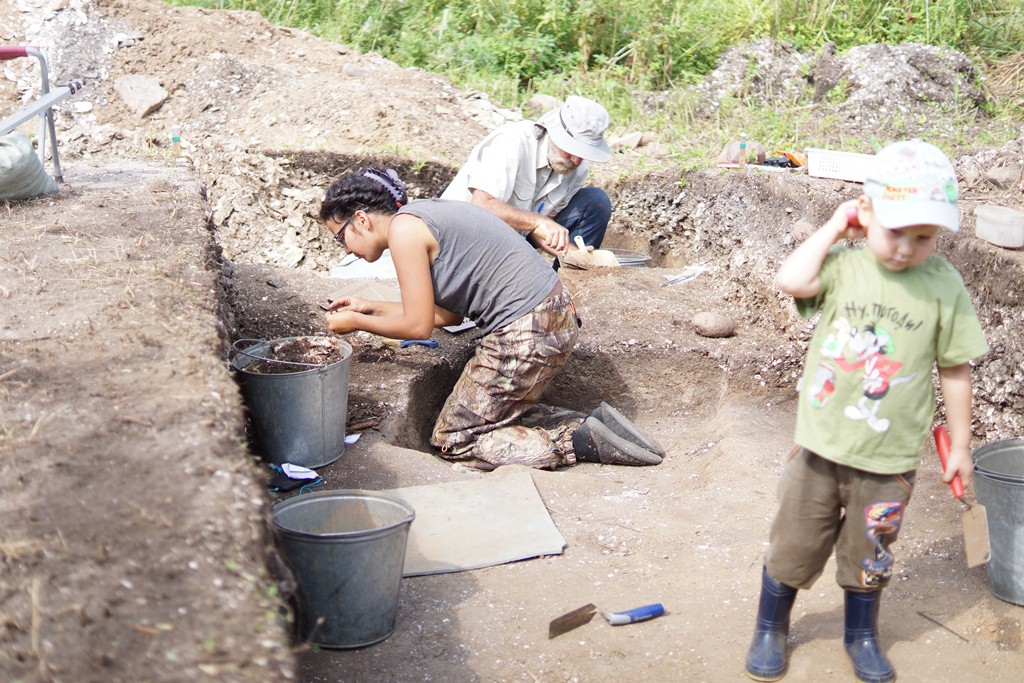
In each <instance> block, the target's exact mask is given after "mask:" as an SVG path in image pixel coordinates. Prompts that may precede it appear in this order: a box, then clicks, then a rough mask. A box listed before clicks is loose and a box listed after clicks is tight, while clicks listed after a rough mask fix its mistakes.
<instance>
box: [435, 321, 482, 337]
mask: <svg viewBox="0 0 1024 683" xmlns="http://www.w3.org/2000/svg"><path fill="white" fill-rule="evenodd" d="M471 327H476V323H475V322H473V321H472V320H463V321H462V322H461V323H459V324H458V325H445V326H444V327H443V328H441V329H443V330H444V331H445V332H448V333H449V334H458V333H459V332H462V331H463V330H468V329H470V328H471Z"/></svg>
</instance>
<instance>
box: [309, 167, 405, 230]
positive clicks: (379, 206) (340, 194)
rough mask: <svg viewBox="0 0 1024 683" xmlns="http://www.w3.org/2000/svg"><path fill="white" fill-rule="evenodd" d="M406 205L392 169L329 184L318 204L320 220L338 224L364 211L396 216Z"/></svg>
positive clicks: (373, 169) (351, 175) (402, 188)
mask: <svg viewBox="0 0 1024 683" xmlns="http://www.w3.org/2000/svg"><path fill="white" fill-rule="evenodd" d="M408 201H409V196H408V194H407V193H406V191H405V184H404V183H402V181H401V180H399V178H398V174H397V173H395V172H394V170H392V169H390V168H389V169H383V168H376V167H371V168H368V169H366V170H365V171H363V172H362V173H349V174H348V175H343V176H342V177H340V178H338V179H337V180H335V181H334V182H333V183H331V186H330V187H328V188H327V195H326V196H325V197H324V200H323V202H321V203H320V220H321V221H326V220H327V219H331V220H333V221H335V222H337V223H343V222H345V221H346V220H348V219H349V218H350V217H351V216H352V214H354V213H355V212H356V211H359V210H360V209H362V210H363V211H377V212H380V213H385V214H390V213H395V211H397V210H398V209H400V208H401V207H402V206H404V205H405V204H406V203H408Z"/></svg>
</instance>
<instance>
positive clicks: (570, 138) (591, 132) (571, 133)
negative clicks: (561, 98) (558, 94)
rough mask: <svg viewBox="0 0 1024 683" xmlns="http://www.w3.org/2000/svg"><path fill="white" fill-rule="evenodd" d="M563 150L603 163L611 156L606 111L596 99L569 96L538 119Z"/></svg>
mask: <svg viewBox="0 0 1024 683" xmlns="http://www.w3.org/2000/svg"><path fill="white" fill-rule="evenodd" d="M537 125H538V126H543V127H544V128H545V130H547V132H548V135H550V136H551V141H552V142H554V143H555V146H556V147H558V148H559V149H561V150H562V151H563V152H567V153H568V154H571V155H573V156H577V157H580V158H581V159H586V160H588V161H598V162H604V161H608V160H609V159H611V158H612V148H611V147H609V146H608V143H607V142H605V140H604V132H605V130H606V129H607V128H608V112H607V111H606V110H605V108H604V107H602V106H601V105H600V104H598V103H597V102H594V101H593V100H588V99H587V98H585V97H579V96H577V95H570V96H569V97H568V98H567V99H566V100H565V104H563V105H562V106H561V107H559V108H558V109H553V110H551V111H549V112H548V113H547V114H545V115H544V116H542V117H541V118H540V119H539V120H538V121H537Z"/></svg>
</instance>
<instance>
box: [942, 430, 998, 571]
mask: <svg viewBox="0 0 1024 683" xmlns="http://www.w3.org/2000/svg"><path fill="white" fill-rule="evenodd" d="M933 433H934V435H935V448H936V450H938V452H939V462H941V463H942V470H943V471H945V470H946V460H947V459H948V458H949V449H950V444H951V442H950V439H949V432H947V431H946V428H945V427H943V426H942V425H939V426H937V427H936V428H935V429H934V431H933ZM949 488H951V489H952V490H953V496H955V497H956V498H957V500H959V501H960V502H961V503H963V504H964V505H966V506H967V509H966V510H965V511H964V517H963V528H964V553H965V554H966V555H967V566H968V567H977V566H978V565H979V564H985V563H986V562H988V560H989V557H990V556H991V554H992V549H991V546H990V545H989V537H988V517H987V515H986V514H985V506H984V505H981V504H979V503H978V502H975V503H974V505H971V504H970V503H968V502H967V501H965V500H964V483H963V481H961V480H960V475H959V474H958V475H957V476H955V477H953V481H951V482H949Z"/></svg>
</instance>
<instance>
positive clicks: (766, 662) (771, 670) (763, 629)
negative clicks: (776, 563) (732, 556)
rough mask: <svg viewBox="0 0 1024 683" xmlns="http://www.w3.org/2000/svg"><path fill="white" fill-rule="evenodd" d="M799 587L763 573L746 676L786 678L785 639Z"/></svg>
mask: <svg viewBox="0 0 1024 683" xmlns="http://www.w3.org/2000/svg"><path fill="white" fill-rule="evenodd" d="M795 600H796V588H790V587H789V586H787V585H785V584H782V583H779V582H778V581H776V580H775V579H773V578H772V577H770V576H768V570H767V569H762V570H761V601H760V603H759V604H758V606H757V624H756V625H755V626H754V638H753V640H751V641H750V649H749V650H748V651H747V675H748V676H750V677H751V678H753V679H754V680H755V681H777V680H779V679H780V678H782V677H783V676H785V675H786V638H787V637H788V636H789V613H790V611H792V609H793V602H794V601H795Z"/></svg>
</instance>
